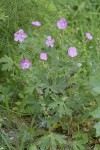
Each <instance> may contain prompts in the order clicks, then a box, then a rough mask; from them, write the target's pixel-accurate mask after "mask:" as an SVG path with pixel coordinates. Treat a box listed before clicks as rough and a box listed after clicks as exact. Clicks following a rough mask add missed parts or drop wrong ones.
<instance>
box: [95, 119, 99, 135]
mask: <svg viewBox="0 0 100 150" xmlns="http://www.w3.org/2000/svg"><path fill="white" fill-rule="evenodd" d="M94 128H95V129H96V136H97V137H98V136H100V121H99V122H97V123H96V124H95V125H94Z"/></svg>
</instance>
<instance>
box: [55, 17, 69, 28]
mask: <svg viewBox="0 0 100 150" xmlns="http://www.w3.org/2000/svg"><path fill="white" fill-rule="evenodd" d="M57 26H58V28H59V29H62V30H64V29H65V28H66V27H67V21H66V20H65V19H64V18H61V19H60V20H59V21H58V22H57Z"/></svg>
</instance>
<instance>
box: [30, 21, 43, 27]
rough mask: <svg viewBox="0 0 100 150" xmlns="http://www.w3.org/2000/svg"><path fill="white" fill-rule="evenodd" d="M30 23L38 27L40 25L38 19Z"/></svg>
mask: <svg viewBox="0 0 100 150" xmlns="http://www.w3.org/2000/svg"><path fill="white" fill-rule="evenodd" d="M32 25H33V26H37V27H39V26H41V23H40V22H39V21H33V22H32Z"/></svg>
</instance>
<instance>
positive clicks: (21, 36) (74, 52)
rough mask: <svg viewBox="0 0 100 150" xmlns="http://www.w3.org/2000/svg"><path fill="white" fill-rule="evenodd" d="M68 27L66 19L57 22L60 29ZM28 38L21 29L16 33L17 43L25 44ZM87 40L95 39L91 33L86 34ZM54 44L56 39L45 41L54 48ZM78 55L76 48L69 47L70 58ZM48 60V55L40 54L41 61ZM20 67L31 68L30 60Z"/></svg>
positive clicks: (25, 60)
mask: <svg viewBox="0 0 100 150" xmlns="http://www.w3.org/2000/svg"><path fill="white" fill-rule="evenodd" d="M32 25H33V26H36V27H39V26H41V23H40V22H39V21H33V22H32ZM67 26H68V23H67V21H66V19H64V18H61V19H60V20H58V21H57V27H58V29H61V30H65V29H66V27H67ZM26 37H27V34H26V33H24V31H23V30H22V29H20V30H19V31H17V32H16V33H14V40H15V41H19V42H23V41H24V40H25V38H26ZM86 38H87V39H88V40H92V39H93V37H92V35H90V33H89V32H87V33H86ZM54 43H55V39H53V38H52V37H51V36H47V39H46V41H45V44H46V46H47V47H51V48H52V47H54ZM77 54H78V52H77V50H76V48H75V47H69V49H68V55H69V56H70V57H72V58H73V57H76V56H77ZM47 59H48V56H47V53H44V52H41V53H40V60H44V61H47ZM20 65H21V68H22V69H28V68H30V67H31V65H32V63H31V62H30V60H29V59H27V58H26V59H23V60H21V62H20ZM78 66H79V65H78Z"/></svg>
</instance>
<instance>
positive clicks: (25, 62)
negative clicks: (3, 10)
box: [20, 58, 32, 69]
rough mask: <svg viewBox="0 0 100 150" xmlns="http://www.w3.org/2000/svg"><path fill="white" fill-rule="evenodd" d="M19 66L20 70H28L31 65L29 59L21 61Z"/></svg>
mask: <svg viewBox="0 0 100 150" xmlns="http://www.w3.org/2000/svg"><path fill="white" fill-rule="evenodd" d="M20 65H21V68H22V69H28V68H30V66H31V65H32V63H31V62H30V60H29V59H27V58H26V59H22V60H21V62H20Z"/></svg>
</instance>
